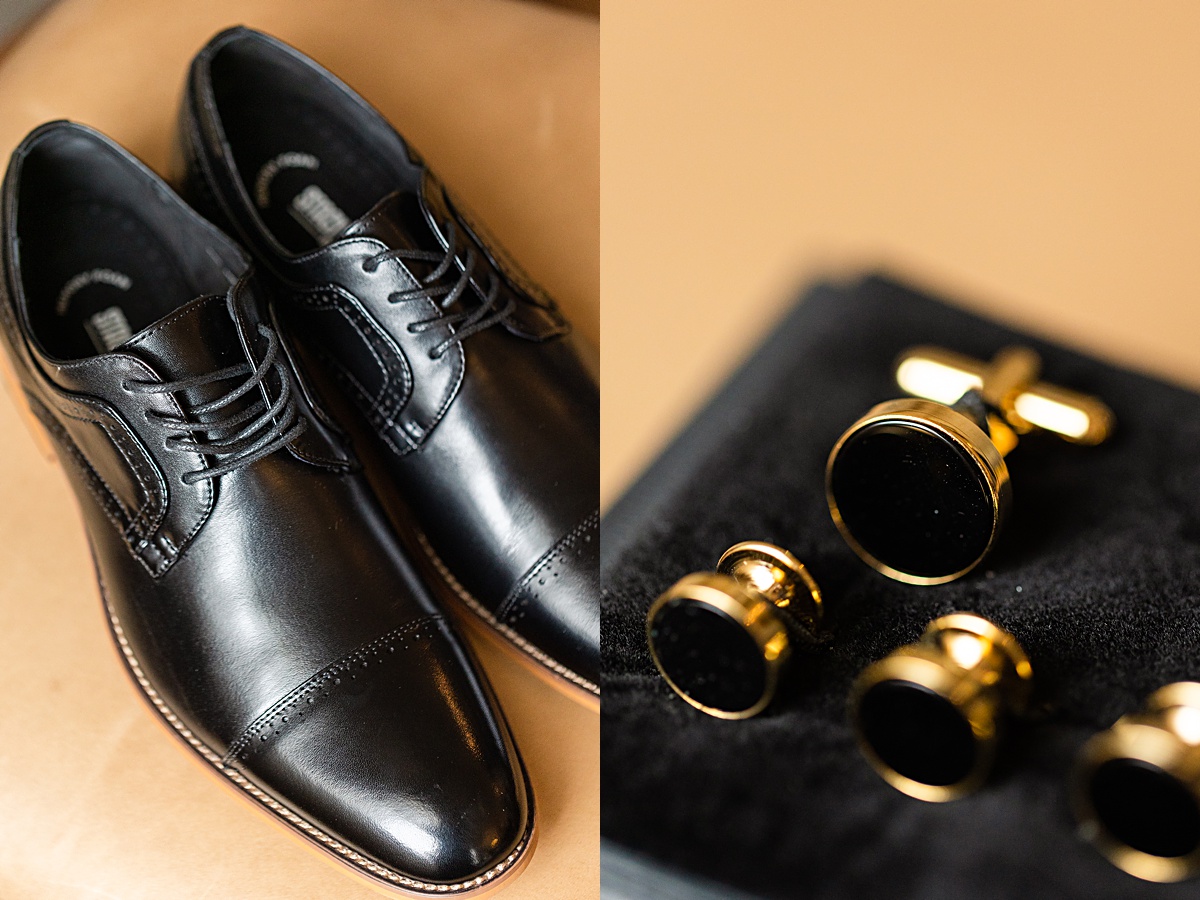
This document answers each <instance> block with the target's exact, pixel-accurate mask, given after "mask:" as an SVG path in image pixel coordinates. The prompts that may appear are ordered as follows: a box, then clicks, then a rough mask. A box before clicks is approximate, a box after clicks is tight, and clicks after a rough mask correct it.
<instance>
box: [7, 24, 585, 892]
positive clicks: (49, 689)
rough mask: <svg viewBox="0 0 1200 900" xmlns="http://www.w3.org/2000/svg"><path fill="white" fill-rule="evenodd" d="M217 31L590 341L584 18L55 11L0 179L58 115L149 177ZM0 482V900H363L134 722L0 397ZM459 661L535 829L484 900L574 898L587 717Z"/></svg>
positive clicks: (35, 35)
mask: <svg viewBox="0 0 1200 900" xmlns="http://www.w3.org/2000/svg"><path fill="white" fill-rule="evenodd" d="M0 2H4V0H0ZM238 22H244V23H246V24H250V25H254V26H257V27H260V28H264V29H265V30H268V31H272V32H274V33H275V34H278V35H279V36H280V37H282V38H284V39H285V40H288V41H290V42H292V43H294V44H297V45H298V46H300V47H301V48H302V49H304V50H306V51H308V52H310V53H311V54H313V55H314V56H316V57H317V59H318V60H320V61H322V62H324V63H325V64H326V65H328V66H329V67H331V68H332V69H334V70H335V71H336V72H338V73H339V74H341V75H342V76H343V77H344V78H345V79H346V80H347V81H349V82H350V83H351V84H352V85H354V86H356V87H357V88H359V89H360V90H361V91H362V93H364V94H365V95H366V96H367V98H368V99H369V100H372V101H373V102H375V103H376V104H377V105H378V106H379V107H380V108H381V109H382V110H383V111H384V113H385V114H387V115H388V116H389V117H390V118H391V119H392V121H394V122H396V123H397V124H398V125H399V126H400V128H401V130H402V131H403V132H404V133H405V134H406V135H407V136H409V137H410V138H411V139H412V140H413V142H414V143H415V144H416V145H417V146H418V147H419V148H420V150H421V152H422V153H423V154H424V155H425V156H426V158H428V159H429V160H430V161H431V162H432V163H433V165H434V166H435V167H436V168H437V169H438V170H439V171H440V172H441V174H442V175H443V176H444V177H445V179H446V180H447V181H448V182H449V183H450V184H451V185H453V186H454V187H455V188H456V189H457V190H458V191H459V192H460V193H461V194H462V195H463V196H464V197H465V198H466V199H467V201H468V202H469V203H470V204H471V205H472V206H473V207H474V208H475V209H477V210H478V212H479V213H480V215H481V216H482V217H483V218H484V219H486V220H487V221H488V223H489V225H490V226H491V228H492V230H493V231H495V232H496V233H497V234H499V235H500V236H501V237H502V239H503V240H504V241H505V243H506V244H507V245H508V246H509V249H511V250H512V251H513V252H514V253H515V255H516V256H517V257H518V258H519V259H520V260H522V262H523V263H524V264H525V266H526V268H528V269H529V270H530V272H531V273H532V274H533V275H535V276H536V277H537V278H539V279H540V280H541V281H542V282H544V283H545V285H546V286H547V287H548V288H550V289H551V291H552V292H554V293H555V294H556V295H557V296H558V297H559V298H560V300H561V301H562V303H563V306H564V307H565V309H566V311H567V312H568V313H569V314H570V315H571V316H572V318H573V319H574V321H575V322H576V323H577V325H578V326H579V328H580V330H581V331H582V332H583V333H584V334H586V335H587V336H588V337H590V338H592V339H595V337H596V335H597V333H598V331H599V307H598V302H599V263H598V260H599V185H598V169H599V164H598V157H599V130H598V124H599V121H598V120H599V116H598V102H599V100H598V78H599V50H600V45H599V26H598V24H597V22H596V20H595V19H594V18H588V17H584V16H580V15H577V14H573V13H568V12H562V11H559V10H556V9H553V8H550V7H546V6H542V5H535V4H525V3H516V2H509V0H438V2H427V0H305V2H303V3H298V2H295V0H205V2H204V3H197V2H176V0H62V2H61V3H60V4H59V5H57V6H56V7H54V8H53V9H52V10H51V11H50V12H49V13H48V14H47V15H46V16H45V17H43V18H41V19H39V20H38V21H37V22H36V23H35V25H34V26H33V28H32V30H31V31H29V32H27V33H26V34H25V35H24V36H23V37H22V38H21V39H20V40H19V41H18V42H17V43H16V44H15V45H13V46H12V47H11V48H10V49H9V50H8V51H7V54H6V55H5V56H4V57H3V58H0V157H3V158H7V156H8V152H9V150H11V148H12V147H13V146H14V145H15V144H16V143H17V142H18V141H19V140H20V138H21V137H22V136H23V135H24V134H25V132H26V131H28V130H29V129H30V128H31V127H33V126H34V125H37V124H38V123H39V122H42V121H44V120H46V119H51V118H58V117H64V116H65V117H70V118H76V119H79V120H80V121H84V122H87V123H89V124H91V125H94V126H96V127H98V128H100V129H101V130H103V131H106V132H108V133H109V134H111V135H112V136H113V137H115V138H116V139H117V140H119V141H121V142H122V143H124V144H125V145H126V146H128V147H130V148H131V149H132V150H134V151H135V152H136V153H138V154H139V155H141V156H142V157H143V158H144V159H146V160H147V161H148V162H149V163H151V164H152V165H154V166H156V167H161V166H162V165H163V163H164V162H165V160H166V159H167V149H168V136H169V134H170V128H171V122H172V118H173V114H174V112H173V111H174V107H175V103H176V98H177V93H178V90H179V88H180V86H181V84H182V79H183V73H184V69H185V67H186V65H187V62H188V60H189V58H190V56H191V54H192V53H193V52H195V51H196V50H197V49H199V47H200V46H201V45H202V44H203V43H204V41H205V40H207V38H208V37H209V36H210V35H211V34H212V33H214V32H215V31H217V30H218V29H220V28H222V27H224V26H226V25H230V24H236V23H238ZM0 461H2V463H3V465H0V685H2V687H3V690H0V898H3V900H49V898H55V900H58V898H62V900H76V898H81V897H82V898H86V897H112V898H121V900H141V898H167V897H169V898H172V900H175V898H180V900H187V898H202V897H212V898H216V897H220V898H255V900H273V898H288V900H294V898H309V897H314V898H316V897H319V898H356V897H364V896H377V895H376V894H375V893H374V892H373V891H371V890H370V889H368V888H367V887H364V886H363V885H362V883H361V882H359V881H357V880H355V879H353V878H352V877H351V876H349V875H347V874H345V873H344V872H343V870H342V869H341V868H340V867H339V868H334V867H333V866H332V865H327V864H326V863H325V862H324V861H323V860H322V859H321V858H319V857H318V856H316V855H315V854H313V853H310V852H308V851H306V849H305V848H304V847H303V846H302V845H301V844H300V843H299V842H295V841H292V840H289V839H288V838H287V837H286V836H285V835H283V834H282V833H281V832H280V830H279V829H278V828H276V827H275V826H274V825H273V824H271V823H270V822H269V821H268V820H267V818H266V817H265V816H263V815H262V814H261V813H259V812H257V811H256V810H253V809H250V808H249V807H248V806H247V805H246V804H245V803H244V802H243V801H242V800H240V799H238V798H237V797H235V796H234V795H233V792H231V791H229V790H227V789H226V788H224V787H222V786H221V785H220V784H218V783H217V780H216V779H214V778H212V777H210V776H209V775H207V774H205V772H204V771H203V770H201V769H200V768H199V767H198V766H196V765H194V764H193V763H192V762H191V761H190V760H189V759H188V758H187V757H186V756H185V755H184V753H183V752H182V751H181V750H179V749H178V748H177V747H176V746H174V743H173V742H172V741H171V740H170V739H169V738H168V737H166V736H165V735H164V734H163V733H162V732H161V730H160V729H159V728H158V727H157V726H156V725H155V724H154V723H153V722H152V721H151V719H150V717H149V715H148V714H147V713H145V712H144V711H143V710H142V708H141V706H140V701H139V700H138V699H137V698H136V697H135V695H134V693H133V690H132V688H131V687H129V686H128V685H127V684H126V683H125V675H124V673H123V672H122V671H121V668H120V666H119V664H118V662H117V660H116V656H115V654H114V652H113V650H112V649H111V648H110V639H109V636H108V633H107V631H106V630H105V627H104V624H103V621H102V617H101V614H100V605H99V604H100V601H99V598H98V595H97V592H96V587H95V581H94V578H93V576H92V573H91V566H90V563H89V562H88V558H87V551H86V549H85V544H84V540H83V533H82V530H81V527H80V524H79V520H78V516H77V514H76V511H75V508H74V501H73V500H72V498H71V496H70V495H69V492H68V489H67V487H66V484H65V483H64V481H63V479H62V477H61V475H60V473H59V471H58V470H57V468H54V467H51V466H50V465H48V464H46V463H45V462H43V460H42V459H41V458H40V457H39V456H38V455H37V453H36V451H35V449H34V445H33V443H32V441H31V440H30V439H29V437H28V436H27V435H26V434H25V432H24V431H23V429H22V426H21V425H20V423H19V422H18V420H17V418H16V416H15V414H14V409H13V405H12V403H11V401H10V399H9V397H8V396H7V394H6V393H4V392H3V391H0ZM480 651H481V654H482V658H483V662H484V666H485V668H486V669H487V671H488V674H489V675H490V676H491V678H492V680H493V682H494V683H495V685H496V688H497V691H498V693H499V694H500V698H501V701H502V703H503V705H504V708H505V710H506V711H507V713H508V715H509V718H510V720H511V722H512V725H513V729H514V731H515V733H516V736H517V740H518V741H519V743H520V745H521V748H522V750H523V752H524V755H525V758H526V761H527V763H528V765H529V769H530V773H531V777H532V779H533V782H534V789H535V792H536V795H537V803H538V813H539V817H540V828H541V838H540V842H539V845H538V847H537V849H536V852H535V853H534V855H533V858H532V860H531V862H530V864H529V868H528V869H526V870H525V872H524V873H523V874H522V875H521V876H520V877H518V878H517V879H516V880H514V881H513V882H511V884H510V885H509V886H508V887H506V888H504V889H503V890H502V892H501V894H500V895H499V896H502V897H503V898H505V900H521V898H530V900H533V898H537V900H545V898H566V900H575V898H588V897H595V896H596V894H597V892H598V882H599V877H598V856H599V851H598V838H597V816H598V802H599V774H598V769H599V758H598V742H599V719H598V716H597V715H596V714H595V713H594V712H591V711H588V710H586V709H584V708H583V707H580V706H578V705H576V704H574V703H572V702H570V701H569V700H566V699H564V698H563V697H561V696H559V695H558V694H557V693H555V692H554V691H552V690H551V689H550V688H548V687H546V686H545V685H543V684H542V683H541V682H540V681H538V680H536V679H534V678H532V677H531V676H529V675H527V674H526V673H525V671H524V670H523V669H521V668H519V667H518V666H516V665H515V664H513V663H510V662H508V661H507V659H504V658H500V657H498V656H497V655H496V653H495V652H494V651H493V650H492V648H491V647H490V646H485V647H480Z"/></svg>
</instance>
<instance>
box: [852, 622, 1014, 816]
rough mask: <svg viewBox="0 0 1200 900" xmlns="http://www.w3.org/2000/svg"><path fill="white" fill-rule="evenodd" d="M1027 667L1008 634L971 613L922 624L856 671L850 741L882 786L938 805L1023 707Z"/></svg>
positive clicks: (955, 792)
mask: <svg viewBox="0 0 1200 900" xmlns="http://www.w3.org/2000/svg"><path fill="white" fill-rule="evenodd" d="M1032 679H1033V671H1032V669H1031V668H1030V665H1029V659H1028V658H1027V657H1026V656H1025V651H1023V650H1022V649H1021V645H1020V644H1018V643H1017V640H1016V638H1014V637H1013V636H1012V635H1011V634H1009V633H1008V632H1007V631H1004V630H1003V629H1001V628H999V627H997V626H996V625H994V624H992V623H991V622H989V621H988V620H987V619H985V618H983V617H982V616H977V615H974V614H973V613H954V614H952V615H949V616H942V617H941V618H940V619H935V620H934V621H932V622H930V623H929V626H928V627H927V628H926V629H925V633H924V634H923V635H922V636H921V639H920V640H919V641H918V642H917V643H915V644H910V645H908V646H906V647H901V648H900V649H898V650H896V651H894V652H893V653H891V654H890V655H889V656H887V657H885V658H884V659H881V660H879V661H878V662H875V663H872V664H871V665H870V666H868V667H867V668H866V669H864V670H863V671H862V673H861V674H860V675H859V676H858V679H857V680H856V681H855V683H854V688H853V690H852V691H851V695H850V714H851V718H852V720H853V722H854V726H855V729H856V731H857V732H858V742H859V747H860V749H861V750H862V752H863V755H864V756H866V758H867V760H868V761H869V762H870V763H871V765H872V766H873V767H874V768H875V771H877V772H878V773H879V774H880V775H881V776H883V778H884V780H885V781H887V782H888V784H890V785H891V786H892V787H894V788H896V789H897V790H899V791H903V792H904V793H905V794H908V795H909V796H910V797H916V798H917V799H919V800H929V801H932V802H942V801H945V800H953V799H954V798H956V797H961V796H963V795H964V794H967V793H970V792H971V791H973V790H975V789H976V788H977V787H979V786H980V785H981V784H982V783H983V782H984V780H985V779H986V778H987V775H988V772H989V771H990V770H991V767H992V763H993V761H994V759H995V755H996V747H997V745H998V743H999V741H1000V736H1001V733H1002V732H1003V729H1004V726H1005V722H1006V721H1007V720H1008V719H1009V718H1010V717H1011V716H1012V715H1015V714H1019V713H1022V712H1024V710H1025V708H1026V706H1027V704H1028V702H1029V692H1030V689H1031V688H1032Z"/></svg>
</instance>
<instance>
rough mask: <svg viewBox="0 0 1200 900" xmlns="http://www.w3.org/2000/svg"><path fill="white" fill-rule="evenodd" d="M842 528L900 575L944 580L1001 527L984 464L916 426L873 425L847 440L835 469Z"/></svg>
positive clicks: (964, 566) (977, 555)
mask: <svg viewBox="0 0 1200 900" xmlns="http://www.w3.org/2000/svg"><path fill="white" fill-rule="evenodd" d="M829 487H830V493H831V494H832V496H833V499H834V502H835V503H836V504H837V508H838V514H839V515H840V516H841V519H842V523H843V524H844V525H845V527H846V529H847V530H848V531H849V532H850V534H851V535H853V537H854V540H855V541H857V542H858V544H859V546H861V547H862V548H863V550H865V551H866V552H867V553H868V554H870V555H871V556H873V557H874V558H875V559H876V560H878V561H879V562H881V563H883V564H884V565H885V566H888V567H890V568H892V569H895V570H896V571H898V572H902V573H904V574H907V575H911V576H915V577H918V578H946V577H950V576H953V575H956V574H958V573H960V572H962V571H964V570H966V569H969V568H970V567H971V566H973V565H974V564H975V563H977V562H978V561H979V559H980V558H981V557H982V556H983V554H984V553H985V552H986V551H987V548H988V546H989V545H990V544H991V540H992V534H993V532H994V530H995V526H996V507H995V501H994V499H993V496H994V495H993V493H992V490H991V488H990V487H989V484H988V481H987V478H986V476H985V474H984V472H983V470H982V469H981V468H980V464H979V463H978V462H977V461H976V460H975V459H974V458H973V457H972V456H971V454H970V453H968V452H967V450H966V449H965V448H963V447H961V446H960V445H959V444H957V443H956V442H954V441H952V440H951V439H950V438H949V437H948V436H947V435H945V434H943V433H942V432H940V431H937V430H935V429H932V428H926V427H924V426H922V425H919V424H917V423H914V422H907V421H897V422H888V421H883V422H872V423H870V424H868V425H865V426H863V427H862V428H860V429H858V430H857V431H855V432H854V433H853V434H851V435H850V436H849V437H847V438H846V440H845V442H844V443H843V444H842V446H841V449H840V450H839V451H838V454H837V457H836V458H835V459H834V461H833V467H832V469H831V471H830V482H829Z"/></svg>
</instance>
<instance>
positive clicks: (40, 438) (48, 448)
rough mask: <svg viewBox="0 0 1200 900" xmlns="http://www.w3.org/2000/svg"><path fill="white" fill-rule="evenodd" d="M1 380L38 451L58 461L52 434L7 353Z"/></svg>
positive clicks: (0, 363) (1, 356) (0, 365)
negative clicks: (30, 398) (22, 384)
mask: <svg viewBox="0 0 1200 900" xmlns="http://www.w3.org/2000/svg"><path fill="white" fill-rule="evenodd" d="M0 381H3V382H4V385H5V387H7V388H8V395H9V396H10V397H11V398H12V401H13V404H14V405H15V406H16V408H17V413H18V414H19V415H20V417H21V419H22V420H23V421H24V422H25V428H26V429H27V430H28V431H29V435H30V437H32V438H33V443H34V444H35V445H36V446H37V448H38V452H39V453H41V455H42V456H43V457H44V458H45V459H46V461H47V462H51V463H57V462H58V454H57V453H55V452H54V444H53V443H52V442H51V440H50V435H49V433H48V432H47V431H46V428H45V426H44V425H42V423H41V422H39V421H38V418H37V416H35V415H34V414H33V410H32V409H31V408H30V406H29V401H28V399H26V397H25V391H24V390H23V389H22V388H21V382H20V381H18V380H17V374H16V372H14V371H13V369H12V363H11V362H10V361H9V359H8V354H7V353H0Z"/></svg>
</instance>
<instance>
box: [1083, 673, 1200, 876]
mask: <svg viewBox="0 0 1200 900" xmlns="http://www.w3.org/2000/svg"><path fill="white" fill-rule="evenodd" d="M1072 794H1073V799H1074V805H1075V814H1076V817H1077V818H1078V819H1079V828H1080V833H1081V834H1082V835H1083V836H1084V837H1085V838H1086V839H1087V840H1089V841H1091V842H1092V844H1094V845H1095V846H1096V848H1097V849H1098V850H1100V852H1101V853H1103V854H1104V855H1105V856H1107V857H1108V858H1109V860H1111V861H1112V863H1113V864H1114V865H1116V866H1117V867H1119V868H1121V869H1123V870H1125V871H1126V872H1128V873H1130V874H1131V875H1136V876H1137V877H1138V878H1143V879H1145V880H1147V881H1162V882H1168V881H1180V880H1182V879H1184V878H1187V877H1189V876H1192V875H1195V874H1196V873H1197V872H1200V684H1197V683H1195V682H1179V683H1176V684H1169V685H1167V686H1166V687H1164V688H1160V689H1159V690H1157V691H1155V692H1154V693H1153V694H1152V695H1151V696H1150V698H1149V699H1148V700H1147V701H1146V704H1145V708H1144V709H1143V710H1141V711H1140V712H1138V713H1135V714H1131V715H1127V716H1123V717H1122V718H1121V719H1120V720H1118V721H1117V723H1116V724H1115V725H1113V727H1112V728H1110V729H1109V730H1108V731H1104V732H1101V733H1100V734H1098V735H1096V736H1095V737H1093V738H1092V739H1091V740H1090V741H1088V743H1087V744H1085V745H1084V747H1083V749H1082V750H1081V751H1080V756H1079V762H1078V765H1077V767H1076V771H1075V778H1074V784H1073V791H1072Z"/></svg>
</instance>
